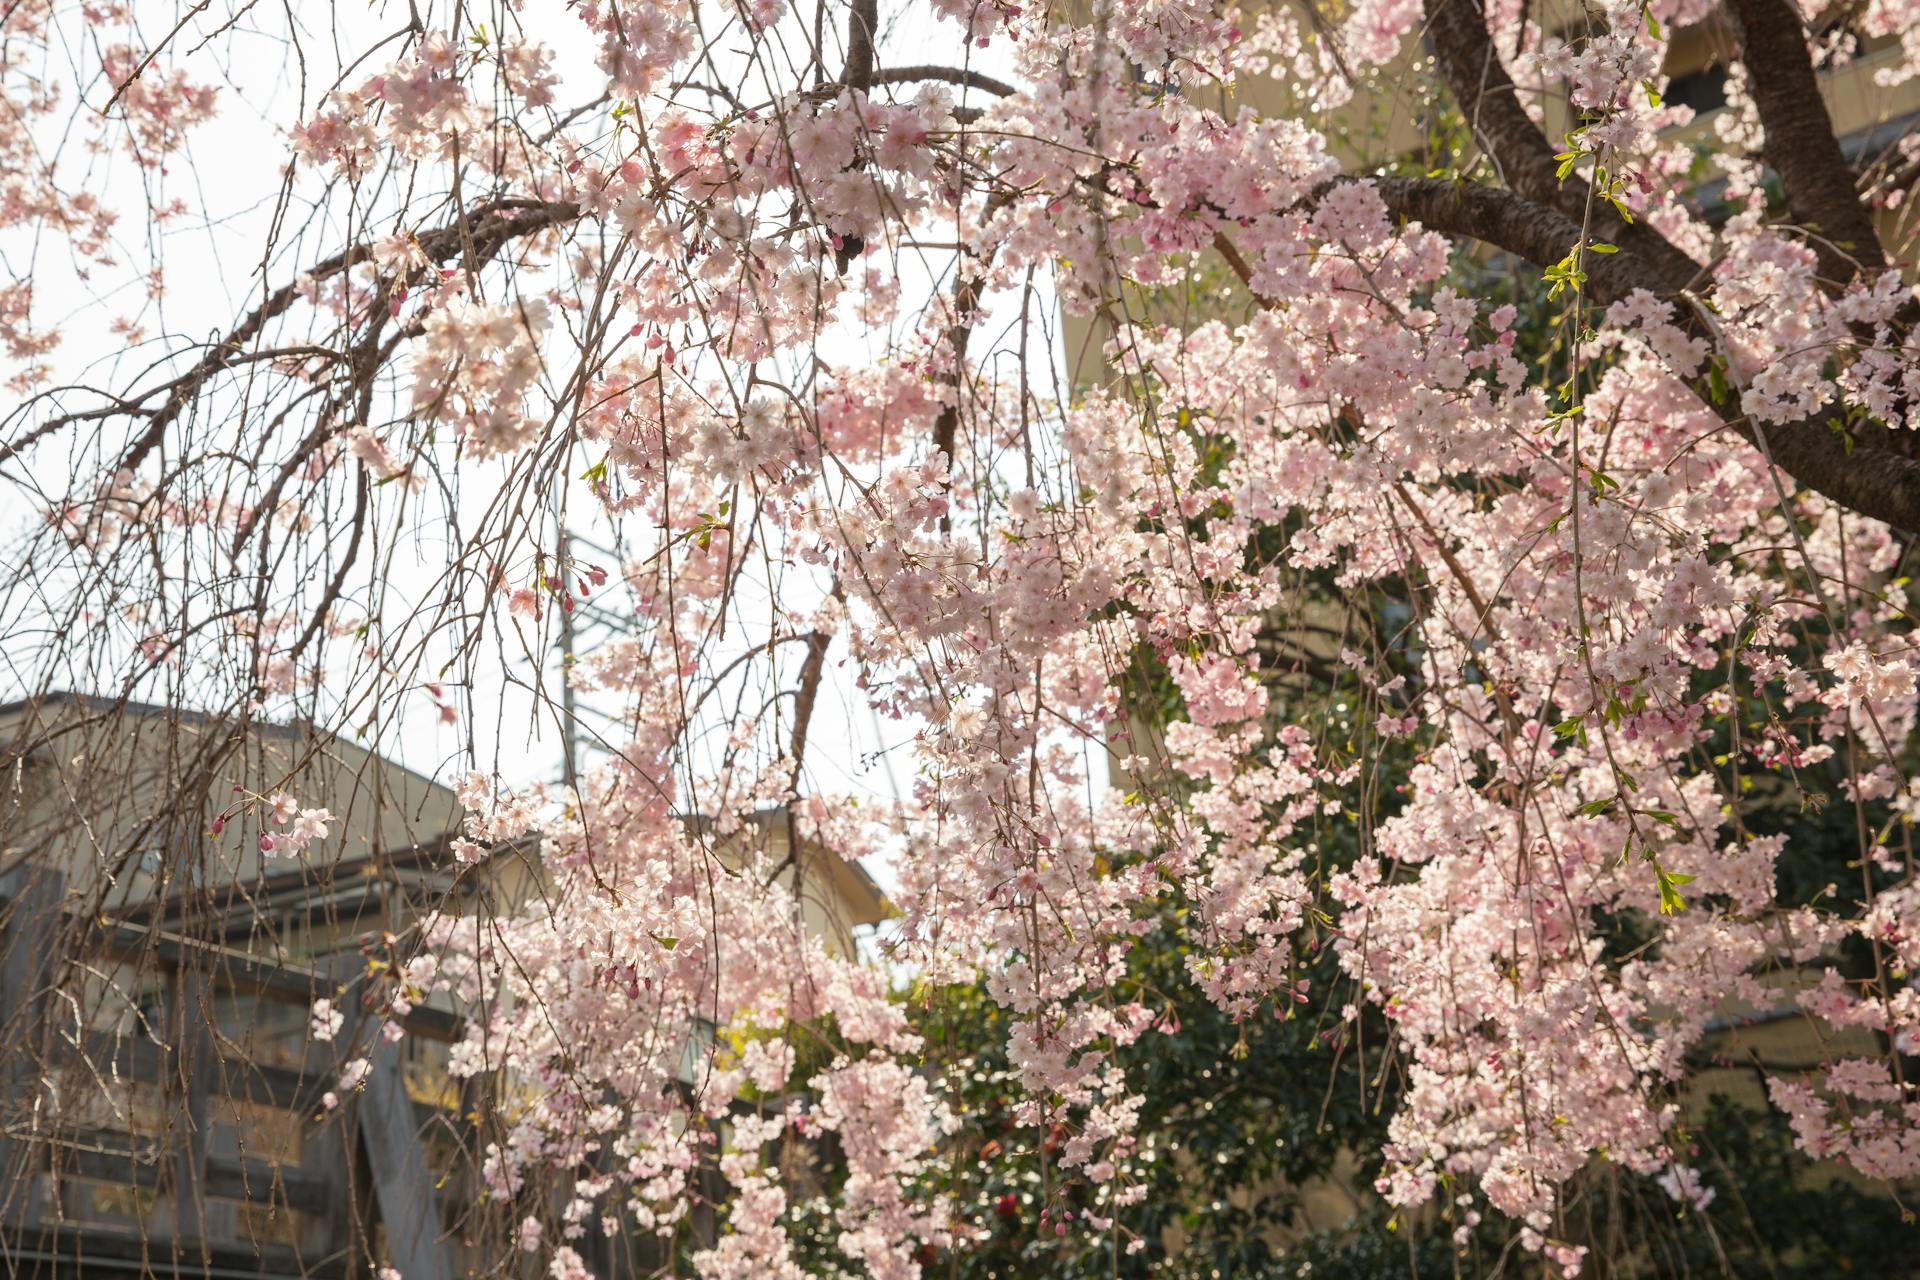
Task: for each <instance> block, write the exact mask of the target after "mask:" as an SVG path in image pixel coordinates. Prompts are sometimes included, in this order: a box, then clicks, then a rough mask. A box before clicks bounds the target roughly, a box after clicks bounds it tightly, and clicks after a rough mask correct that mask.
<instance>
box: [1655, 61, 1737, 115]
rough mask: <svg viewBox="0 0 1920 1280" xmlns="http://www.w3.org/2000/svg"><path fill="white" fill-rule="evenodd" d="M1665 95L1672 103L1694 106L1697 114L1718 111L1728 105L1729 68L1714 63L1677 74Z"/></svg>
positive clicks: (1668, 85) (1669, 83)
mask: <svg viewBox="0 0 1920 1280" xmlns="http://www.w3.org/2000/svg"><path fill="white" fill-rule="evenodd" d="M1663 96H1664V97H1665V98H1666V100H1667V101H1668V102H1670V103H1676V104H1682V105H1685V106H1689V107H1692V108H1693V110H1694V113H1695V114H1696V115H1705V114H1707V112H1709V111H1718V110H1719V109H1720V108H1721V107H1724V106H1726V105H1727V69H1726V68H1725V67H1722V66H1718V65H1712V66H1705V67H1701V68H1700V69H1699V70H1698V71H1689V72H1687V73H1686V74H1685V75H1680V76H1675V77H1674V78H1673V79H1672V80H1671V81H1669V82H1668V84H1667V92H1666V93H1665V94H1664V95H1663Z"/></svg>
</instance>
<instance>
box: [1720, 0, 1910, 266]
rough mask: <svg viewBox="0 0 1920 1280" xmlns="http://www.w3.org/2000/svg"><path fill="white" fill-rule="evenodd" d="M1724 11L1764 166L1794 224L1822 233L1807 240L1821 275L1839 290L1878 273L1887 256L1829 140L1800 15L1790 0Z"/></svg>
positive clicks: (1739, 1) (1746, 1)
mask: <svg viewBox="0 0 1920 1280" xmlns="http://www.w3.org/2000/svg"><path fill="white" fill-rule="evenodd" d="M1727 13H1728V14H1729V16H1731V17H1732V19H1733V24H1734V31H1735V33H1736V34H1737V35H1738V37H1739V40H1740V50H1741V60H1742V61H1743V62H1744V63H1745V64H1746V67H1747V72H1748V81H1749V83H1750V84H1751V86H1752V88H1753V101H1754V105H1755V106H1757V107H1758V108H1759V109H1760V123H1761V124H1763V125H1765V126H1766V131H1767V141H1766V158H1767V163H1768V164H1770V165H1772V166H1773V168H1774V172H1776V173H1778V174H1779V175H1780V184H1781V186H1783V187H1784V188H1785V189H1786V194H1787V208H1788V209H1789V210H1790V211H1791V212H1792V214H1793V217H1794V219H1795V221H1797V222H1799V223H1800V224H1801V225H1803V226H1807V227H1811V228H1813V229H1815V230H1817V231H1818V232H1819V233H1820V234H1819V236H1818V237H1815V238H1814V239H1813V240H1812V246H1813V251H1814V252H1815V253H1816V254H1817V255H1819V259H1820V274H1821V275H1822V276H1823V277H1825V278H1826V279H1828V280H1831V281H1833V282H1834V283H1835V285H1836V287H1843V286H1845V285H1846V284H1847V283H1848V282H1850V281H1851V280H1852V279H1853V278H1854V277H1855V275H1857V274H1861V273H1864V274H1867V275H1878V274H1879V273H1880V272H1882V271H1884V270H1886V266H1887V260H1886V254H1885V253H1884V252H1883V251H1882V249H1881V247H1880V237H1879V234H1878V233H1877V232H1876V231H1875V230H1874V226H1873V219H1872V218H1870V217H1869V216H1868V215H1867V211H1866V209H1865V208H1864V207H1863V206H1862V205H1861V203H1860V199H1859V196H1858V195H1857V194H1856V193H1855V187H1854V174H1853V169H1852V167H1851V166H1850V165H1848V163H1847V157H1846V155H1845V154H1844V153H1843V152H1842V151H1841V149H1840V140H1839V138H1837V137H1835V136H1834V132H1833V118H1832V117H1831V116H1829V115H1828V114H1827V104H1826V102H1825V101H1824V100H1823V99H1822V98H1821V96H1820V85H1819V82H1818V81H1817V80H1816V79H1815V78H1814V74H1813V59H1812V56H1811V55H1810V54H1809V53H1808V52H1807V35H1806V30H1805V29H1804V28H1803V27H1802V26H1801V25H1800V16H1799V14H1797V13H1796V12H1794V9H1793V6H1792V5H1790V4H1788V3H1787V0H1727ZM1836 242H1837V243H1836Z"/></svg>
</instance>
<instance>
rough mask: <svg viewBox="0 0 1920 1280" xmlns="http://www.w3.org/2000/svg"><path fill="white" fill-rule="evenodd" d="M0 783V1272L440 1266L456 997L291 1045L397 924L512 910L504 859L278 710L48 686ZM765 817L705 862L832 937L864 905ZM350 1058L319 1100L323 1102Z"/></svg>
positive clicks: (842, 878) (849, 881)
mask: <svg viewBox="0 0 1920 1280" xmlns="http://www.w3.org/2000/svg"><path fill="white" fill-rule="evenodd" d="M0 779H3V780H4V781H3V782H0V787H3V788H4V789H3V790H0V1036H4V1037H5V1038H6V1039H5V1043H6V1044H7V1045H8V1052H7V1053H6V1054H5V1055H4V1062H5V1068H4V1071H0V1265H5V1266H6V1267H7V1269H8V1271H9V1273H10V1274H15V1273H26V1274H39V1275H56V1274H57V1275H69V1274H72V1275H82V1274H101V1275H105V1274H109V1273H111V1274H124V1273H128V1272H136V1273H140V1274H150V1273H160V1274H195V1275H215V1274H219V1275H234V1274H245V1275H276V1276H280V1275H284V1276H294V1275H300V1276H306V1275H316V1274H317V1275H341V1276H346V1275H354V1274H361V1273H364V1272H366V1271H367V1270H368V1269H369V1267H370V1265H371V1263H370V1259H373V1258H375V1257H376V1256H378V1257H384V1258H391V1260H392V1261H393V1263H394V1264H395V1265H396V1266H398V1267H399V1269H400V1270H401V1271H402V1273H403V1274H404V1275H406V1276H407V1277H408V1280H451V1276H452V1275H453V1274H455V1271H454V1267H455V1266H456V1263H457V1259H458V1258H459V1248H458V1247H457V1244H456V1243H453V1242H450V1241H449V1240H448V1239H447V1238H446V1237H447V1236H448V1235H449V1234H450V1233H449V1232H448V1231H447V1230H445V1229H443V1228H445V1227H446V1226H447V1224H448V1223H449V1222H451V1221H453V1220H455V1219H456V1218H457V1212H456V1209H457V1203H458V1202H459V1201H460V1199H461V1197H462V1196H465V1198H466V1200H467V1202H469V1203H470V1202H471V1198H472V1187H471V1186H470V1185H468V1183H467V1182H465V1181H463V1179H464V1178H466V1177H467V1176H468V1174H457V1173H456V1172H450V1171H458V1170H460V1169H463V1168H465V1169H467V1170H469V1171H470V1169H471V1161H465V1162H463V1161H462V1160H461V1159H460V1156H461V1144H462V1143H463V1142H466V1141H468V1140H469V1139H470V1132H469V1131H470V1129H471V1126H470V1125H469V1124H467V1123H466V1120H465V1117H467V1116H468V1115H469V1114H470V1113H471V1112H472V1107H471V1105H465V1103H466V1100H465V1097H464V1094H463V1092H462V1088H463V1086H462V1085H460V1084H459V1083H458V1082H456V1081H454V1080H453V1079H452V1078H450V1077H449V1076H448V1074H447V1073H446V1071H445V1069H444V1066H445V1053H446V1045H447V1043H448V1042H450V1041H452V1040H454V1039H456V1038H457V1037H458V1035H459V1034H460V1029H461V1021H460V1017H459V1014H458V1012H457V1011H456V1010H454V1009H452V1008H451V1007H431V1005H429V1006H423V1007H419V1008H416V1009H415V1010H414V1011H413V1013H412V1014H411V1015H410V1016H409V1017H408V1018H407V1029H408V1031H409V1032H410V1033H411V1034H409V1035H408V1036H406V1037H405V1038H404V1039H403V1040H402V1041H401V1042H400V1043H399V1044H398V1045H391V1044H384V1043H382V1042H380V1041H378V1040H377V1039H368V1040H363V1042H362V1043H358V1044H334V1043H327V1042H319V1041H316V1040H315V1039H314V1038H313V1037H312V1036H311V1034H310V1032H309V1026H310V1014H311V1010H312V1006H313V1002H314V1001H315V1000H316V999H320V998H331V999H335V1000H336V1001H337V1002H338V1003H339V1004H341V1006H342V1007H346V1006H347V1005H348V1004H349V1002H351V1001H352V1000H353V993H354V991H355V990H356V989H357V987H358V985H359V984H360V983H363V982H365V981H366V980H367V974H368V970H369V968H370V967H373V966H370V964H369V959H370V957H371V959H372V960H373V962H374V966H377V964H378V963H380V962H381V957H384V956H390V955H393V954H395V953H396V950H397V948H398V946H401V945H404V944H403V943H396V942H395V939H399V938H402V937H403V936H404V935H405V933H406V927H407V925H408V924H409V923H410V922H411V921H412V920H414V919H416V918H418V917H419V916H420V915H421V914H422V913H424V912H426V911H429V910H443V911H451V912H455V913H465V912H469V911H476V910H508V909H511V908H512V907H513V906H514V905H515V904H517V903H519V902H522V901H525V900H526V899H527V896H528V895H529V893H530V892H531V891H532V890H533V889H534V888H535V886H536V883H537V880H538V878H539V875H540V872H539V867H538V862H537V859H536V858H534V857H532V856H531V853H532V851H531V850H529V849H521V848H516V847H507V848H496V849H495V850H493V851H492V856H491V857H490V858H489V859H488V860H487V861H485V862H482V863H479V864H474V865H462V864H460V863H459V862H458V861H457V860H456V859H454V858H453V856H452V853H451V850H450V848H449V844H450V839H451V837H452V836H453V835H454V834H456V833H457V830H458V825H459V823H460V821H461V818H462V816H463V815H462V809H461V806H460V804H459V802H458V800H457V798H456V797H455V795H454V793H453V792H452V791H451V790H450V789H448V788H447V787H444V786H441V785H440V784H438V783H436V782H433V781H432V780H430V779H428V778H425V777H422V776H421V775H419V774H417V773H414V772H412V771H410V770H407V769H405V768H403V767H401V766H400V765H398V764H396V763H394V762H393V761H390V760H386V759H383V758H382V757H380V756H378V755H376V754H374V753H372V752H370V751H368V750H367V749H365V748H363V747H360V746H357V745H355V744H353V743H351V742H347V741H344V740H342V739H339V738H337V737H329V736H327V735H324V734H321V733H318V732H316V731H315V730H314V729H313V728H312V726H309V725H305V724H300V723H294V724H277V723H267V722H254V723H236V722H235V721H232V720H229V719H224V718H220V717H215V716H208V715H202V714H199V713H195V712H187V711H180V710H177V709H170V708H165V707H159V706H153V705H147V704H136V703H128V702H116V701H113V700H110V699H103V698H93V697H83V696H78V695H64V694H54V695H47V696H43V697H40V698H36V699H32V700H28V701H22V702H16V703H12V704H9V705H6V706H4V707H0ZM278 792H285V793H286V794H288V795H290V796H293V797H296V799H297V803H298V807H300V808H303V809H320V808H324V809H327V810H328V811H329V812H330V813H331V814H332V815H333V821H331V822H330V823H328V824H327V826H326V833H325V835H324V836H318V837H315V838H314V839H312V840H311V842H310V843H309V844H308V845H307V846H306V848H305V849H304V850H303V851H302V856H300V857H296V858H287V857H281V856H276V854H275V852H274V851H271V850H267V851H263V849H262V841H261V837H262V836H263V835H267V836H272V835H274V834H275V833H276V832H280V831H284V830H285V829H286V828H285V827H282V826H279V825H276V824H274V823H272V822H271V821H269V820H267V819H265V817H264V814H263V806H264V800H263V798H264V797H270V796H272V795H274V794H275V793H278ZM223 818H224V820H223ZM776 818H777V819H781V820H776ZM783 819H784V814H779V815H772V816H768V815H762V816H761V817H760V818H759V819H758V820H756V821H754V822H751V823H749V824H748V825H747V827H746V833H745V835H744V836H741V837H736V838H734V839H732V840H731V841H729V842H727V844H726V846H725V847H723V849H722V855H723V857H724V858H726V859H727V860H729V861H733V860H735V859H739V858H742V857H743V856H744V854H745V852H746V848H747V846H748V845H753V846H756V847H757V849H758V851H759V852H761V853H763V854H765V855H767V856H769V857H770V858H771V859H772V860H773V863H774V865H777V866H781V867H782V868H783V871H782V875H783V876H784V877H786V878H787V880H788V881H789V883H790V884H791V885H792V886H793V887H794V888H796V890H797V891H798V894H799V897H800V902H801V912H802V918H803V920H804V922H805V923H806V925H807V926H808V927H809V928H811V929H813V930H814V931H816V932H817V933H819V934H821V935H822V936H823V937H825V938H827V939H828V940H829V945H831V946H833V947H835V948H836V949H838V950H841V951H842V952H843V953H846V954H853V953H855V952H856V950H857V946H858V942H857V935H856V930H858V929H859V928H861V927H864V926H870V925H873V924H875V923H877V922H878V921H879V920H881V919H883V918H884V916H885V915H886V913H887V906H886V904H885V902H884V899H883V898H882V896H881V894H880V892H879V890H878V889H877V888H876V887H875V885H874V884H873V881H872V880H871V879H870V878H869V877H868V876H867V875H866V873H865V871H864V870H863V869H861V868H860V867H859V866H858V865H857V864H855V863H851V862H847V861H845V860H843V859H841V858H839V857H838V856H837V855H835V854H833V853H832V852H831V851H829V850H826V849H823V848H819V847H816V846H812V845H810V844H809V845H804V846H803V847H802V848H801V850H800V852H799V854H798V855H797V856H795V857H792V858H788V857H787V856H786V847H787V846H786V839H787V830H788V828H787V824H786V823H785V822H784V820H783ZM698 825H703V826H704V825H705V824H704V823H703V824H698ZM369 947H370V948H371V949H369ZM356 1053H363V1054H365V1055H367V1056H368V1057H369V1058H370V1059H371V1061H372V1064H373V1065H372V1070H371V1073H370V1075H369V1077H368V1079H367V1082H366V1084H365V1086H364V1087H363V1089H362V1091H361V1093H360V1095H359V1097H358V1099H357V1100H356V1103H355V1105H354V1106H353V1107H351V1108H349V1110H351V1111H352V1112H353V1113H354V1114H353V1115H352V1116H351V1118H350V1119H343V1118H342V1116H343V1115H344V1112H343V1113H334V1112H332V1111H331V1109H330V1108H328V1107H327V1106H326V1105H325V1095H326V1094H327V1092H328V1091H329V1090H330V1089H332V1088H334V1087H335V1084H336V1082H337V1080H338V1077H339V1071H340V1068H341V1065H342V1064H343V1063H344V1062H345V1061H346V1060H347V1058H348V1057H350V1056H352V1055H353V1054H356ZM463 1135H466V1136H463ZM423 1206H426V1211H425V1212H422V1207H423ZM435 1206H438V1207H439V1210H440V1211H439V1212H435V1211H434V1207H435ZM397 1228H399V1229H397Z"/></svg>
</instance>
